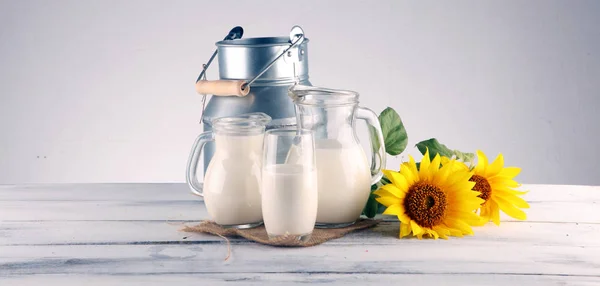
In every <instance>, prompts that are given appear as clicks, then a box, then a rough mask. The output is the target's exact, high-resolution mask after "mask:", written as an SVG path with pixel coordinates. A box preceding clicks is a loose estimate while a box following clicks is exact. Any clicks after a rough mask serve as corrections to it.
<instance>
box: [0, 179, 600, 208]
mask: <svg viewBox="0 0 600 286" xmlns="http://www.w3.org/2000/svg"><path fill="white" fill-rule="evenodd" d="M520 189H521V190H528V191H529V193H528V194H527V195H526V196H525V198H526V199H527V200H528V201H537V202H552V201H555V202H556V201H558V202H583V203H589V202H592V201H595V202H596V203H600V186H570V185H569V186H567V185H523V186H522V187H521V188H520ZM7 200H9V201H34V200H42V201H43V200H50V201H57V200H61V201H168V200H186V201H187V200H190V201H200V200H201V199H200V198H199V197H196V196H194V195H192V194H191V193H190V192H189V189H188V187H187V185H186V184H183V183H151V184H150V183H148V184H40V185H0V201H7Z"/></svg>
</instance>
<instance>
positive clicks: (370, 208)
mask: <svg viewBox="0 0 600 286" xmlns="http://www.w3.org/2000/svg"><path fill="white" fill-rule="evenodd" d="M377 189H378V187H377V185H372V186H371V193H370V194H369V200H367V204H366V205H365V208H364V209H363V214H364V215H365V216H367V217H368V218H374V217H375V216H376V215H377V211H378V209H379V203H378V202H377V201H376V200H375V197H377V196H376V195H375V194H373V192H374V191H376V190H377Z"/></svg>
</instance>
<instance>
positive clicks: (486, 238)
mask: <svg viewBox="0 0 600 286" xmlns="http://www.w3.org/2000/svg"><path fill="white" fill-rule="evenodd" d="M182 226H183V224H182V223H167V222H160V221H84V222H82V221H56V222H2V223H0V245H52V244H60V245H69V244H80V245H81V244H105V245H110V244H177V243H194V242H215V243H223V239H222V238H220V237H218V236H213V235H206V234H196V233H186V232H181V231H179V230H180V229H181V228H182ZM398 228H399V226H398V223H397V222H396V223H393V222H383V223H381V224H380V225H378V226H376V227H375V228H373V229H369V230H364V231H360V232H356V233H351V234H349V235H347V236H345V237H343V238H341V239H337V240H333V241H331V242H330V243H333V244H381V245H388V244H391V245H395V244H405V243H413V242H412V241H410V240H409V241H408V242H407V241H406V239H404V240H398V239H397V235H398ZM475 231H476V236H475V239H476V240H478V241H480V242H487V243H489V244H490V247H494V245H495V244H497V243H498V244H501V245H502V246H503V247H510V246H511V245H514V246H521V245H523V244H528V245H544V246H585V247H600V224H584V223H581V224H580V223H532V222H504V223H503V224H502V225H501V227H497V226H495V225H493V224H489V225H487V226H485V227H479V228H475ZM232 241H233V242H235V243H242V241H243V239H232ZM446 243H448V244H452V242H451V241H449V242H446ZM273 250H275V249H273Z"/></svg>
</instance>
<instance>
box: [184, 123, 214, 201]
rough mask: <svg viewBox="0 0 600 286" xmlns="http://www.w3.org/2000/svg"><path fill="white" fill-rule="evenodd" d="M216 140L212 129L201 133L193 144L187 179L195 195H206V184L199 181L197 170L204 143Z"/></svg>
mask: <svg viewBox="0 0 600 286" xmlns="http://www.w3.org/2000/svg"><path fill="white" fill-rule="evenodd" d="M214 140H215V137H214V134H213V133H212V132H211V131H207V132H204V133H202V134H200V135H199V136H198V138H196V141H194V145H192V151H191V153H190V157H189V158H188V162H187V168H186V176H185V179H186V181H187V183H188V186H190V191H192V193H193V194H194V195H198V196H201V197H203V196H204V184H203V183H200V182H199V181H198V177H197V176H196V170H197V169H198V161H200V154H201V153H202V148H203V147H204V145H206V143H208V142H211V141H214Z"/></svg>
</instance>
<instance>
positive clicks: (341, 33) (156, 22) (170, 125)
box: [0, 0, 600, 185]
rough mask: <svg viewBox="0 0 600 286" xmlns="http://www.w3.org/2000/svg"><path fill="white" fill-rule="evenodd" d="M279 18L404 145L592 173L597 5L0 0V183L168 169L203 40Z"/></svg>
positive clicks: (319, 70)
mask: <svg viewBox="0 0 600 286" xmlns="http://www.w3.org/2000/svg"><path fill="white" fill-rule="evenodd" d="M295 24H299V25H301V26H302V27H303V28H304V30H305V32H306V34H307V37H308V38H310V39H311V42H310V44H309V50H310V58H309V61H310V76H311V81H312V82H313V84H315V85H319V86H327V87H333V88H344V89H352V90H356V91H358V92H360V93H361V101H362V104H363V105H364V106H367V107H370V108H372V109H373V110H375V111H376V112H380V111H381V110H383V109H384V108H385V107H386V106H391V107H393V108H395V109H396V110H397V111H398V112H399V113H400V115H401V116H402V119H403V120H404V123H405V125H406V128H407V130H408V134H409V149H408V151H409V152H407V153H405V154H409V153H410V154H417V152H416V148H414V147H413V146H414V144H415V143H417V142H418V141H420V140H424V139H428V138H430V137H437V138H439V140H440V141H442V142H443V143H446V144H447V145H449V146H450V147H452V148H456V149H461V150H464V151H472V150H475V149H478V148H479V149H482V150H484V151H485V152H486V153H488V154H489V155H490V156H495V155H496V154H497V153H498V152H502V153H503V154H504V155H505V161H506V163H507V164H508V165H516V166H519V167H522V168H523V172H522V174H521V175H520V177H519V178H520V180H521V181H522V182H524V183H561V184H596V185H600V175H599V174H600V172H599V171H598V169H599V167H600V160H599V159H600V151H599V148H598V141H599V139H600V130H599V129H600V128H599V127H598V123H599V121H600V120H599V119H600V115H599V112H600V111H599V110H598V107H599V105H600V104H599V103H600V94H599V93H600V54H599V53H600V28H599V27H600V1H493V2H492V1H434V2H429V1H425V2H423V1H419V2H416V1H414V2H404V1H348V0H344V1H306V0H304V1H287V2H283V1H260V2H258V1H108V0H104V1H91V0H90V1H62V0H61V1H56V0H55V1H43V0H40V1H16V0H14V1H8V0H0V136H1V137H0V184H15V183H54V182H58V183H67V182H182V181H184V170H185V163H186V160H187V156H188V152H189V148H190V145H191V143H192V141H193V139H194V138H195V136H196V135H197V134H198V133H199V132H201V127H200V126H199V125H198V124H197V122H198V119H199V114H200V107H201V105H200V96H198V95H196V94H195V92H194V85H193V83H194V80H195V78H196V76H197V75H198V73H199V71H200V67H201V64H202V63H203V62H205V61H206V60H207V59H208V57H209V55H210V54H211V53H212V51H213V49H214V42H216V41H217V40H219V39H221V38H223V37H224V36H225V34H226V33H227V32H228V31H229V29H230V28H231V27H233V26H235V25H241V26H243V27H244V28H245V31H246V33H245V37H257V36H287V35H288V33H289V29H290V28H291V27H292V26H293V25H295ZM216 71H217V70H216V66H215V67H213V68H211V72H210V73H209V77H210V78H212V79H215V76H216V75H217V72H216ZM403 157H404V158H405V156H404V155H403V156H401V157H398V158H391V159H390V160H389V164H388V167H389V168H397V165H398V163H399V162H400V160H401V159H404V158H403Z"/></svg>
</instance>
